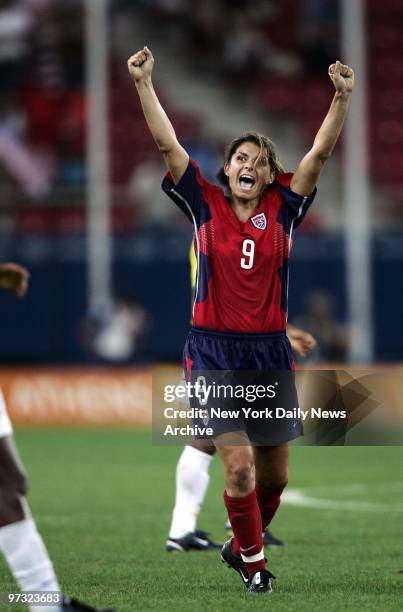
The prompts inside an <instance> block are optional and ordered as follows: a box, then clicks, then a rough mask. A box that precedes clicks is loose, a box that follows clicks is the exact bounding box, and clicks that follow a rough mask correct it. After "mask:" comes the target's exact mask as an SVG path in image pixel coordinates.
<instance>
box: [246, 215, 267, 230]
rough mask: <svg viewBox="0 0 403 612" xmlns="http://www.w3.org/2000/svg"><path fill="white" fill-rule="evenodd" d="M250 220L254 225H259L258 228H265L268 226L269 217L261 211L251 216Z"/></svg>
mask: <svg viewBox="0 0 403 612" xmlns="http://www.w3.org/2000/svg"><path fill="white" fill-rule="evenodd" d="M250 220H251V221H252V223H253V225H254V226H255V227H257V229H260V230H265V229H266V227H267V219H266V215H265V214H264V213H259V214H258V215H255V216H254V217H251V218H250Z"/></svg>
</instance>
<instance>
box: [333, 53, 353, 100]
mask: <svg viewBox="0 0 403 612" xmlns="http://www.w3.org/2000/svg"><path fill="white" fill-rule="evenodd" d="M329 77H330V79H331V80H332V81H333V85H334V86H335V88H336V91H337V92H338V93H341V94H349V93H351V91H352V90H353V87H354V72H353V70H352V69H351V68H350V67H349V66H346V65H345V64H342V63H341V62H339V61H338V60H337V62H336V63H335V64H332V65H331V66H329Z"/></svg>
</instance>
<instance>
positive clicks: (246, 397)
mask: <svg viewBox="0 0 403 612" xmlns="http://www.w3.org/2000/svg"><path fill="white" fill-rule="evenodd" d="M183 366H184V370H185V373H186V378H187V380H188V381H189V382H192V385H195V384H196V382H199V385H200V386H201V385H205V387H206V389H207V390H209V394H208V396H207V394H206V393H205V392H203V393H201V395H200V396H199V397H197V398H195V397H192V398H190V399H189V401H190V406H191V408H193V409H194V413H195V417H194V418H193V423H194V425H197V426H198V427H197V428H196V431H202V430H203V431H204V430H205V429H206V427H207V426H208V427H209V428H210V429H212V430H213V434H212V435H211V434H209V435H207V434H205V433H202V434H198V433H196V435H195V437H197V438H212V439H214V438H216V437H217V436H219V435H221V434H224V433H230V432H237V431H243V432H245V433H246V434H247V436H248V439H249V441H250V443H251V444H254V445H267V446H278V445H280V444H284V443H286V442H288V441H290V440H293V439H294V438H296V437H298V436H300V435H301V434H302V432H303V430H302V423H301V419H300V418H299V413H298V397H297V391H296V387H295V377H294V359H293V355H292V350H291V345H290V342H289V340H288V338H287V336H286V334H285V332H276V333H267V334H238V333H233V332H229V333H227V332H221V331H214V330H210V329H203V328H197V327H193V328H191V330H190V332H189V334H188V337H187V340H186V344H185V348H184V351H183Z"/></svg>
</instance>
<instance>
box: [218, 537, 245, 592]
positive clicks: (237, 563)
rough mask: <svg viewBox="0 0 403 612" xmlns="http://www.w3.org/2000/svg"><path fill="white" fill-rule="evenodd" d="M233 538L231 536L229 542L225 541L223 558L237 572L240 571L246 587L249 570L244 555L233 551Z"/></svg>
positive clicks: (222, 552)
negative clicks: (241, 555)
mask: <svg viewBox="0 0 403 612" xmlns="http://www.w3.org/2000/svg"><path fill="white" fill-rule="evenodd" d="M232 540H233V538H230V539H229V540H228V541H227V542H225V544H224V546H223V547H222V550H221V559H222V561H223V563H226V564H227V565H228V567H231V568H232V569H234V570H235V571H236V572H238V574H239V575H240V577H241V579H242V583H243V585H244V586H245V588H247V587H248V584H249V575H248V570H247V569H246V565H245V563H244V561H243V559H242V557H240V556H238V555H235V554H234V553H233V551H232Z"/></svg>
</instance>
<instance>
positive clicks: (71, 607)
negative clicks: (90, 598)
mask: <svg viewBox="0 0 403 612" xmlns="http://www.w3.org/2000/svg"><path fill="white" fill-rule="evenodd" d="M62 610H63V612H116V610H115V609H114V608H93V607H92V606H87V605H86V604H83V603H81V602H80V601H77V599H71V598H70V597H66V595H63V605H62Z"/></svg>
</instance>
